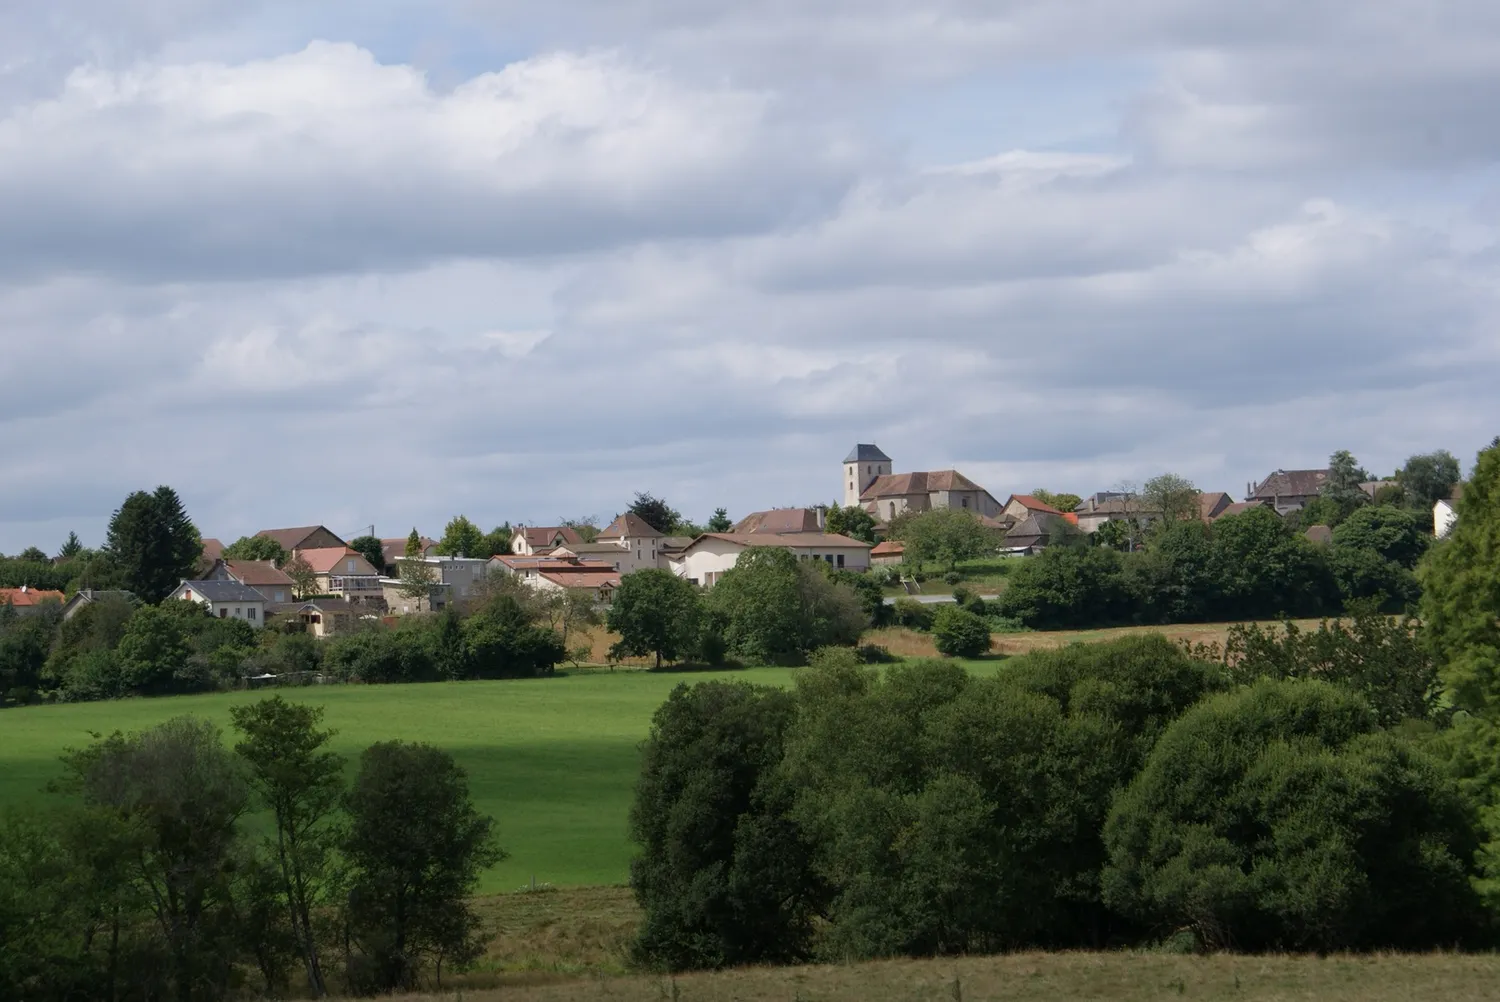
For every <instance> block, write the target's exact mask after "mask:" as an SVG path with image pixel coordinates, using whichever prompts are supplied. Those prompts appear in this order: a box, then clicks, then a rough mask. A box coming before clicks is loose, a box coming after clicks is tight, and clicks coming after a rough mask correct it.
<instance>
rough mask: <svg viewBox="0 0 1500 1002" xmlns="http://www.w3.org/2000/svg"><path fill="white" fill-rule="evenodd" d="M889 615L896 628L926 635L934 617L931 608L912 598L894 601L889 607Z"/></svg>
mask: <svg viewBox="0 0 1500 1002" xmlns="http://www.w3.org/2000/svg"><path fill="white" fill-rule="evenodd" d="M891 614H892V618H893V619H894V620H895V622H896V625H897V626H903V627H905V628H906V629H908V630H916V631H918V632H919V633H926V632H927V631H928V630H930V629H932V620H933V616H935V615H936V613H935V612H934V611H933V608H932V606H930V605H928V604H927V603H926V602H918V601H917V600H916V599H914V598H898V599H896V602H895V604H894V605H893V606H892V607H891Z"/></svg>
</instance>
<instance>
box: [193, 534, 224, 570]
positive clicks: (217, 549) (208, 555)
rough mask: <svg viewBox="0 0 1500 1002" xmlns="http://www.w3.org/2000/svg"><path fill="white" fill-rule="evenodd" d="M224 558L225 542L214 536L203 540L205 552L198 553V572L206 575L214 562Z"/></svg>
mask: <svg viewBox="0 0 1500 1002" xmlns="http://www.w3.org/2000/svg"><path fill="white" fill-rule="evenodd" d="M222 559H224V544H223V542H222V541H220V540H218V539H215V538H214V537H212V536H207V537H205V538H204V540H203V552H202V553H200V554H199V555H198V564H197V568H196V569H197V572H198V576H199V577H206V576H207V575H208V572H209V570H211V569H212V568H213V566H214V564H216V563H218V562H219V561H220V560H222Z"/></svg>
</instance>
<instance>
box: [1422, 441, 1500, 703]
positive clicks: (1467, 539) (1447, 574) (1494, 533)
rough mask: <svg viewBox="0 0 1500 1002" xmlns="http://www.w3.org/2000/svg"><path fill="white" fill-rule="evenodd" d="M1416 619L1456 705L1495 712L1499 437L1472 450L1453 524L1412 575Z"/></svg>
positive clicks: (1498, 688) (1499, 668)
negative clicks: (1418, 594)
mask: <svg viewBox="0 0 1500 1002" xmlns="http://www.w3.org/2000/svg"><path fill="white" fill-rule="evenodd" d="M1417 575H1418V578H1419V580H1420V581H1421V582H1422V621H1423V623H1424V624H1426V633H1427V636H1428V638H1429V640H1430V641H1431V643H1432V645H1433V650H1434V653H1436V654H1437V656H1438V661H1439V663H1440V664H1445V665H1447V668H1446V669H1445V670H1444V681H1446V682H1447V683H1448V685H1449V687H1450V689H1451V691H1452V693H1453V696H1454V700H1455V702H1456V703H1457V705H1458V706H1459V707H1461V708H1463V709H1466V710H1471V711H1474V712H1478V713H1483V714H1485V715H1487V716H1495V715H1497V711H1500V440H1497V442H1496V443H1495V444H1493V445H1491V446H1490V447H1489V448H1488V449H1485V450H1484V451H1483V452H1481V453H1480V454H1479V461H1478V462H1477V463H1476V464H1475V466H1474V474H1473V476H1471V477H1470V478H1469V482H1468V483H1467V484H1465V485H1464V493H1463V497H1462V498H1460V499H1459V501H1458V522H1457V523H1455V524H1454V526H1453V530H1452V532H1450V533H1449V534H1448V537H1447V538H1446V539H1443V540H1442V541H1440V542H1439V543H1438V544H1437V545H1436V546H1434V547H1433V549H1432V551H1431V553H1430V555H1429V556H1428V558H1427V559H1426V561H1425V562H1424V563H1423V564H1422V566H1421V568H1420V569H1419V570H1418V572H1417Z"/></svg>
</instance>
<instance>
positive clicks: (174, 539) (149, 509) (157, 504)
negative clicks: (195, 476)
mask: <svg viewBox="0 0 1500 1002" xmlns="http://www.w3.org/2000/svg"><path fill="white" fill-rule="evenodd" d="M104 548H105V550H106V551H107V552H108V553H109V555H110V557H111V558H112V559H113V561H114V563H115V564H116V565H117V566H118V567H119V569H120V571H121V574H122V576H123V577H124V581H125V587H126V588H128V589H129V590H130V591H132V592H134V593H135V594H136V595H138V596H139V597H140V598H142V599H144V600H145V601H147V602H159V601H161V600H162V599H163V598H165V597H166V596H167V595H169V594H171V592H172V590H173V589H175V588H176V587H177V585H178V583H179V582H181V581H183V580H184V579H187V578H190V577H192V576H193V569H194V567H195V566H196V565H197V563H198V559H199V557H201V556H202V554H203V540H202V538H201V537H200V536H199V535H198V530H197V528H196V527H195V526H194V525H193V523H192V522H191V521H190V520H189V519H188V516H187V512H186V511H184V510H183V507H182V501H181V500H180V499H179V498H178V497H177V492H176V491H174V490H172V488H170V487H165V486H163V487H158V488H157V489H156V490H155V491H153V492H152V493H150V494H148V493H146V492H145V491H136V492H135V493H134V494H131V495H130V496H129V497H127V498H126V499H125V501H124V503H123V504H121V505H120V507H119V508H118V509H116V510H115V513H114V515H113V516H112V517H111V518H110V520H109V530H108V532H107V534H106V536H105V543H104Z"/></svg>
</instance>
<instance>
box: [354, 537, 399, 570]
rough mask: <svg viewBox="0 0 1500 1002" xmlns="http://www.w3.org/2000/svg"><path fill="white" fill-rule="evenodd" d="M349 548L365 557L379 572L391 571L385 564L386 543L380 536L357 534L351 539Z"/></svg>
mask: <svg viewBox="0 0 1500 1002" xmlns="http://www.w3.org/2000/svg"><path fill="white" fill-rule="evenodd" d="M349 549H351V550H353V551H354V552H355V553H358V554H359V555H360V556H362V557H364V558H365V559H366V560H367V561H369V563H370V566H371V567H373V568H375V570H376V571H378V572H379V573H381V574H389V573H390V568H388V567H386V565H385V544H383V543H382V542H381V541H380V537H379V536H357V537H355V538H354V539H351V540H349Z"/></svg>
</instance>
